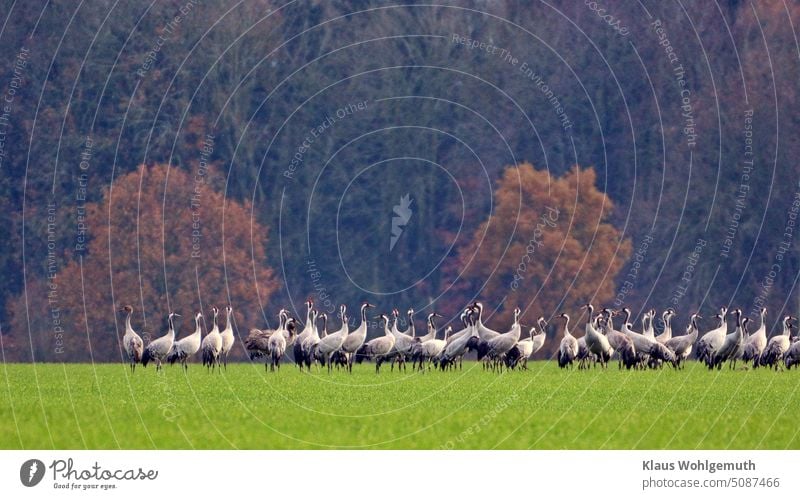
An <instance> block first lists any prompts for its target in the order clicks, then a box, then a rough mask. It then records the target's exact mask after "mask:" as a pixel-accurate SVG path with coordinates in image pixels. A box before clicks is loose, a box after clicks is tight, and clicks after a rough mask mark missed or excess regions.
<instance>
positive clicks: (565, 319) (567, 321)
mask: <svg viewBox="0 0 800 499" xmlns="http://www.w3.org/2000/svg"><path fill="white" fill-rule="evenodd" d="M567 336H570V334H569V316H567V317H565V318H564V337H565V338H566V337H567Z"/></svg>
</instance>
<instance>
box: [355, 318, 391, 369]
mask: <svg viewBox="0 0 800 499" xmlns="http://www.w3.org/2000/svg"><path fill="white" fill-rule="evenodd" d="M377 318H379V319H382V320H383V324H384V326H383V336H379V337H377V338H374V339H372V340H370V341H368V342H366V343H364V345H363V346H362V347H361V348H360V349H359V354H360V355H362V356H364V357H368V358H371V359H373V360H374V361H375V374H378V373H380V371H381V364H382V363H383V362H384V361H385V360H386V357H387V356H388V355H389V353H390V352H391V351H392V349H393V348H394V346H395V342H396V340H397V339H396V338H395V335H394V333H392V330H391V329H390V328H389V318H388V317H387V316H386V315H384V314H380V315H379V316H377V317H376V319H377Z"/></svg>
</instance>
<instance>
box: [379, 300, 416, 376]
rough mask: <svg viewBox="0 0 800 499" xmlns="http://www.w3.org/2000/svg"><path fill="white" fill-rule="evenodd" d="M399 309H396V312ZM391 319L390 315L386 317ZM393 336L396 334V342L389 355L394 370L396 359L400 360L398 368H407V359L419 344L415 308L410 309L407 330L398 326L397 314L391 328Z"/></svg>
mask: <svg viewBox="0 0 800 499" xmlns="http://www.w3.org/2000/svg"><path fill="white" fill-rule="evenodd" d="M396 311H397V309H395V312H396ZM386 320H387V321H388V320H389V319H388V317H387V319H386ZM390 332H391V333H392V336H394V339H395V343H394V347H393V349H392V352H391V353H390V354H389V356H390V357H391V359H392V370H394V363H395V361H397V362H398V366H397V369H398V370H400V369H401V368H402V369H403V370H404V371H405V370H406V359H407V358H408V357H410V356H411V353H412V352H411V350H412V348H413V347H414V345H415V344H419V341H417V340H416V329H415V328H414V309H413V308H410V309H408V328H407V329H406V331H405V332H403V331H400V330H399V329H398V328H397V316H396V315H395V321H394V326H393V327H392V329H390Z"/></svg>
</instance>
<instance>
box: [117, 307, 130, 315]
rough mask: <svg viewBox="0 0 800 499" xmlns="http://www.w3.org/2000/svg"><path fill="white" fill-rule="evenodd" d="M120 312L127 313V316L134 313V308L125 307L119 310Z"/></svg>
mask: <svg viewBox="0 0 800 499" xmlns="http://www.w3.org/2000/svg"><path fill="white" fill-rule="evenodd" d="M119 311H120V312H125V313H126V314H132V313H133V307H131V306H130V305H125V306H124V307H122V308H121V309H119Z"/></svg>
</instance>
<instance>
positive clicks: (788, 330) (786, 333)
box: [783, 320, 792, 336]
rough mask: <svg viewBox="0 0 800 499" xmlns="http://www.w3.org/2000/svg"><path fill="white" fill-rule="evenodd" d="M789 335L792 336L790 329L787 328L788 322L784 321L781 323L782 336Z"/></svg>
mask: <svg viewBox="0 0 800 499" xmlns="http://www.w3.org/2000/svg"><path fill="white" fill-rule="evenodd" d="M791 334H792V328H790V327H789V321H788V320H784V321H783V335H784V336H790V335H791Z"/></svg>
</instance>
